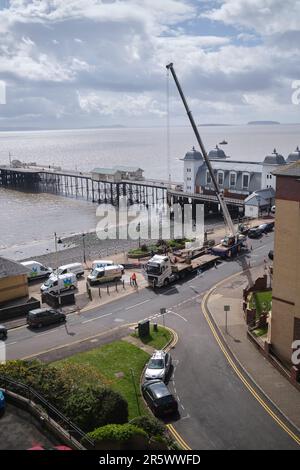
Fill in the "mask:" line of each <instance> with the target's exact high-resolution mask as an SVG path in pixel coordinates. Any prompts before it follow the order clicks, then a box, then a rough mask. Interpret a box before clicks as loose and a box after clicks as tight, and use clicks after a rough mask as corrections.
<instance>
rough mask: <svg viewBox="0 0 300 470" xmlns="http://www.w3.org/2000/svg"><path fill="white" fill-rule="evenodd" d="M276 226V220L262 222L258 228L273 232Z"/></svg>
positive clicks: (263, 231) (264, 231) (265, 231)
mask: <svg viewBox="0 0 300 470" xmlns="http://www.w3.org/2000/svg"><path fill="white" fill-rule="evenodd" d="M274 226H275V223H274V222H268V223H267V224H261V225H260V226H259V227H258V228H259V229H260V230H261V232H262V233H269V232H272V230H273V229H274Z"/></svg>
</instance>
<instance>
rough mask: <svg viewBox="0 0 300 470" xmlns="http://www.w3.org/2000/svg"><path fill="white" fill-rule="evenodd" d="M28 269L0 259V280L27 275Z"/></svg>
mask: <svg viewBox="0 0 300 470" xmlns="http://www.w3.org/2000/svg"><path fill="white" fill-rule="evenodd" d="M29 273H30V269H28V268H26V266H23V265H22V264H20V263H17V262H16V261H12V260H10V259H7V258H2V257H0V279H4V278H6V277H13V276H20V275H21V274H29Z"/></svg>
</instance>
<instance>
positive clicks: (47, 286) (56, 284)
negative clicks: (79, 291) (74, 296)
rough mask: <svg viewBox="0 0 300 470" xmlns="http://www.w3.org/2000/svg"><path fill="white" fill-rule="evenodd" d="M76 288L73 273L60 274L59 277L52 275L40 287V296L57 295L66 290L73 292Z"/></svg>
mask: <svg viewBox="0 0 300 470" xmlns="http://www.w3.org/2000/svg"><path fill="white" fill-rule="evenodd" d="M76 287H77V279H76V275H75V274H73V273H67V274H62V275H60V276H58V277H57V276H54V275H52V276H51V277H49V279H47V281H46V282H44V284H43V285H42V286H41V293H42V294H47V293H49V294H57V293H59V292H63V291H66V290H74V289H76Z"/></svg>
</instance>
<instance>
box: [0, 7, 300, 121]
mask: <svg viewBox="0 0 300 470" xmlns="http://www.w3.org/2000/svg"><path fill="white" fill-rule="evenodd" d="M282 5H285V8H283V6H282ZM288 7H289V8H288ZM298 7H299V1H298V0H293V2H290V0H287V1H286V2H285V3H284V4H283V2H279V1H277V0H259V1H258V0H251V1H250V0H234V1H233V0H218V1H205V2H198V1H196V0H163V1H161V0H151V1H150V0H115V1H114V0H103V1H100V0H68V1H65V0H39V1H30V0H11V2H10V7H9V8H6V9H3V10H1V11H0V79H1V80H5V81H6V82H7V89H8V100H7V105H6V106H5V107H3V108H1V111H3V113H2V115H3V116H4V117H5V116H7V119H9V122H13V116H15V123H16V125H18V126H20V125H22V123H25V122H26V123H31V124H32V125H37V126H38V127H40V126H45V127H46V126H49V125H51V126H64V127H68V126H76V127H77V126H79V125H83V126H84V125H87V126H90V125H96V124H101V123H103V124H107V123H120V124H127V125H143V124H145V123H151V124H155V125H157V124H163V123H164V122H165V121H164V117H165V109H166V78H165V77H166V69H165V65H166V64H167V63H168V62H170V61H173V62H174V63H175V67H176V71H177V73H178V75H179V77H180V80H181V82H182V85H183V87H184V89H185V93H186V94H187V96H188V97H189V101H190V103H191V104H192V106H193V109H195V110H196V112H198V113H199V119H200V121H201V122H205V120H209V121H214V116H215V117H216V120H218V119H217V118H218V115H219V114H222V121H223V120H228V122H234V121H239V120H244V119H245V120H250V116H249V118H248V116H247V113H251V118H252V114H254V113H255V110H256V112H257V118H258V119H259V118H260V117H261V118H268V117H271V116H272V115H273V113H274V112H275V111H276V105H277V106H278V112H279V113H281V115H282V116H287V115H288V114H290V115H291V117H292V119H293V118H294V116H295V115H296V111H299V110H296V109H295V107H294V108H292V107H291V106H290V94H291V82H292V80H295V79H299V78H300V70H299V63H300V51H299V47H298V44H299V39H300V37H299V30H295V29H293V28H295V27H296V23H297V21H298V18H299V15H298V17H297V14H298ZM296 29H297V28H296ZM171 99H172V110H173V113H174V116H172V117H173V118H174V120H176V121H178V122H181V123H182V122H186V118H185V115H184V110H183V107H182V103H181V102H180V100H179V99H178V94H177V91H176V90H175V88H174V87H173V85H172V86H171ZM39 103H40V104H39ZM261 103H264V104H263V105H261ZM284 104H286V109H284ZM263 114H264V116H263ZM254 117H255V116H254ZM278 119H280V117H278ZM297 120H298V119H297Z"/></svg>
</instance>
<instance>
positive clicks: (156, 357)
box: [145, 351, 172, 381]
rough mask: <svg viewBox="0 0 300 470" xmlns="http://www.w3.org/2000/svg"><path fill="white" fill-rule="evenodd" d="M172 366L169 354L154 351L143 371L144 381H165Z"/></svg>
mask: <svg viewBox="0 0 300 470" xmlns="http://www.w3.org/2000/svg"><path fill="white" fill-rule="evenodd" d="M171 365H172V358H171V354H169V353H166V352H165V351H155V353H154V354H153V356H152V357H151V359H150V361H149V362H148V364H147V367H146V370H145V379H146V380H153V379H160V380H163V381H165V380H166V378H167V377H168V374H169V372H170V369H171Z"/></svg>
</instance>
